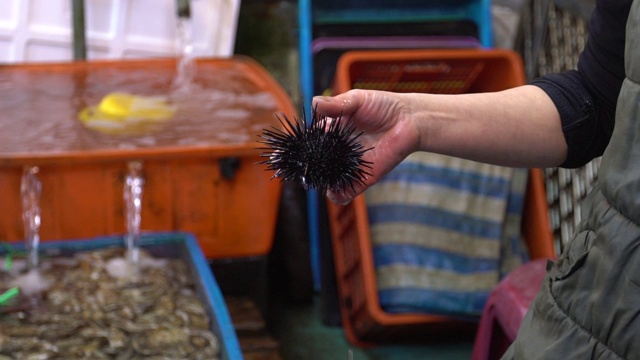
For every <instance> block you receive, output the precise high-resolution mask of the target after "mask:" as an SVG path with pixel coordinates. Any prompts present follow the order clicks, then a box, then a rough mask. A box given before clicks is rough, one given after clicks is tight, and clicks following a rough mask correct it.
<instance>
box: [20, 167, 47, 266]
mask: <svg viewBox="0 0 640 360" xmlns="http://www.w3.org/2000/svg"><path fill="white" fill-rule="evenodd" d="M38 172H39V169H38V167H37V166H26V167H25V168H24V171H23V173H22V182H21V184H20V196H21V198H22V222H23V225H24V238H25V246H26V249H27V252H28V267H29V269H30V270H34V269H36V268H37V267H38V261H39V259H38V248H39V245H40V196H41V194H42V184H41V182H40V180H39V179H38Z"/></svg>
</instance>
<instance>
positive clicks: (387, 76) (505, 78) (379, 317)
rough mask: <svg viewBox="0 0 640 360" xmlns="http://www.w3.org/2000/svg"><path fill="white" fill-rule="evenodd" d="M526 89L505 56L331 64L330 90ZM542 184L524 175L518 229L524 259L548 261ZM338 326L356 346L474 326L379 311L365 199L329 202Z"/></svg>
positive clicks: (488, 53)
mask: <svg viewBox="0 0 640 360" xmlns="http://www.w3.org/2000/svg"><path fill="white" fill-rule="evenodd" d="M524 83H525V76H524V70H523V68H522V62H521V59H520V57H519V56H518V55H517V54H516V53H514V52H512V51H508V50H468V49H465V50H462V49H461V50H398V51H352V52H347V53H345V54H344V55H343V56H342V57H341V58H340V60H339V61H338V64H337V69H336V77H335V83H334V92H335V93H336V94H338V93H342V92H345V91H348V90H350V89H352V88H355V87H360V88H369V89H380V90H387V91H397V92H399V91H411V92H433V93H450V94H455V93H469V92H489V91H499V90H504V89H507V88H511V87H515V86H519V85H522V84H524ZM547 211H548V209H547V204H546V195H545V189H544V178H543V175H542V172H541V170H540V169H530V171H529V182H528V185H527V191H526V195H525V209H524V213H523V224H522V231H523V236H524V238H525V240H526V242H527V245H528V248H529V253H530V257H531V258H541V257H549V258H552V257H554V254H555V251H554V247H553V235H552V232H551V227H550V225H549V219H548V213H547ZM328 215H329V222H330V225H331V237H332V244H333V251H334V261H335V268H336V276H337V284H338V294H339V297H340V310H341V316H342V323H343V327H344V330H345V335H346V337H347V339H348V340H349V341H350V342H351V343H353V344H356V345H360V346H363V345H371V344H377V343H385V342H393V341H411V340H416V339H417V340H420V341H430V340H434V339H447V338H451V337H454V336H458V335H462V336H465V334H467V333H469V332H470V331H471V332H472V331H474V330H475V325H474V324H470V323H468V322H462V321H457V320H455V319H452V318H449V317H445V316H434V315H428V314H411V313H406V314H395V313H394V314H391V313H386V312H384V311H383V309H382V308H381V307H380V304H379V302H378V291H377V287H376V279H375V268H374V263H373V255H372V246H371V238H370V233H369V224H368V218H367V208H366V203H365V199H364V195H361V196H358V197H357V198H356V199H354V201H352V202H351V203H350V204H348V205H346V206H341V205H336V204H334V203H332V202H328Z"/></svg>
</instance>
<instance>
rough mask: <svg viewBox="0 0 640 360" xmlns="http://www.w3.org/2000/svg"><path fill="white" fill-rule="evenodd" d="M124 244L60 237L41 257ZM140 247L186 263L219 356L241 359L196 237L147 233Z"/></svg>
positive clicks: (225, 359)
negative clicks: (206, 314) (217, 341)
mask: <svg viewBox="0 0 640 360" xmlns="http://www.w3.org/2000/svg"><path fill="white" fill-rule="evenodd" d="M11 245H12V247H13V248H14V249H15V250H17V251H24V244H23V243H14V244H11ZM123 246H124V239H123V237H122V236H108V237H98V238H92V239H79V240H60V241H51V242H45V243H41V244H40V253H41V254H42V255H43V256H54V255H55V256H65V255H68V256H71V255H73V254H74V253H76V252H80V251H90V250H97V249H103V248H109V247H123ZM140 246H141V248H143V249H145V250H146V251H148V252H149V253H150V254H152V255H153V256H156V257H159V258H181V259H183V260H184V261H185V262H186V263H187V265H188V266H189V269H190V271H191V274H192V275H193V277H194V279H196V280H197V281H196V288H197V291H198V294H199V295H200V299H201V300H202V301H203V303H204V305H205V308H206V310H207V312H208V314H209V316H210V318H211V331H212V332H213V333H214V334H215V335H216V336H217V337H218V340H219V341H220V359H222V360H242V359H243V357H242V351H241V350H240V344H239V342H238V338H237V335H236V332H235V329H234V327H233V324H232V322H231V317H230V316H229V311H228V309H227V305H226V303H225V300H224V297H223V296H222V293H221V292H220V288H219V287H218V283H217V282H216V280H215V278H214V276H213V274H212V272H211V269H210V268H209V264H208V262H207V260H206V258H205V256H204V254H203V252H202V250H201V249H200V247H199V245H198V242H197V240H196V238H195V237H194V236H193V235H192V234H189V233H180V232H168V233H146V234H142V235H141V237H140ZM2 250H3V249H0V256H3V255H4V254H3V252H2Z"/></svg>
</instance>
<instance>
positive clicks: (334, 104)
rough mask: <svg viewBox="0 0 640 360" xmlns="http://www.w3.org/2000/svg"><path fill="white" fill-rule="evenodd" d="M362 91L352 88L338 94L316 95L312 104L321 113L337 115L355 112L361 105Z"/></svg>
mask: <svg viewBox="0 0 640 360" xmlns="http://www.w3.org/2000/svg"><path fill="white" fill-rule="evenodd" d="M360 98H361V96H360V92H359V91H358V90H350V91H348V92H346V93H343V94H339V95H336V96H315V97H314V98H313V100H312V106H313V107H314V108H316V109H317V111H318V112H319V113H321V114H324V115H327V116H332V117H337V116H341V115H346V114H353V113H354V112H355V111H356V110H357V109H358V107H360V103H361V101H360Z"/></svg>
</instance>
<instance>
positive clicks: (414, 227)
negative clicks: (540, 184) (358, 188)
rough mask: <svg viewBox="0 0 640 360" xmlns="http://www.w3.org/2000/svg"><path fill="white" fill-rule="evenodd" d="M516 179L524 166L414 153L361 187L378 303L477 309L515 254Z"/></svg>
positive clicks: (519, 181)
mask: <svg viewBox="0 0 640 360" xmlns="http://www.w3.org/2000/svg"><path fill="white" fill-rule="evenodd" d="M523 173H524V177H523V175H522V174H523ZM524 185H526V170H524V169H520V170H514V169H511V168H505V167H499V166H493V165H487V164H481V163H477V162H473V161H468V160H463V159H459V158H454V157H448V156H443V155H437V154H431V153H415V154H412V155H411V156H409V157H408V158H407V159H406V160H405V161H403V162H402V163H401V164H400V165H399V166H397V167H396V168H395V169H394V170H393V171H392V172H391V173H389V174H388V175H387V176H386V177H385V178H384V179H382V180H381V181H380V182H379V183H378V184H376V185H374V186H372V187H371V188H370V189H369V190H367V192H366V193H365V199H366V202H367V211H368V214H369V224H370V227H371V240H372V245H373V256H374V263H375V266H376V279H377V285H378V294H379V300H380V304H381V306H382V308H383V309H384V310H385V311H387V312H391V313H406V312H410V313H415V312H420V313H429V314H448V315H459V316H478V315H480V314H481V313H482V309H483V307H484V304H485V302H486V300H487V297H488V295H489V293H490V292H491V290H492V289H493V288H494V287H495V286H496V285H497V283H498V281H499V280H500V278H501V276H502V275H503V274H504V273H505V272H508V271H509V269H510V268H513V267H515V266H517V265H518V264H520V263H521V262H522V259H523V254H522V247H521V246H520V245H521V240H520V213H521V212H522V199H523V197H524V196H523V194H524V187H525V186H524Z"/></svg>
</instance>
